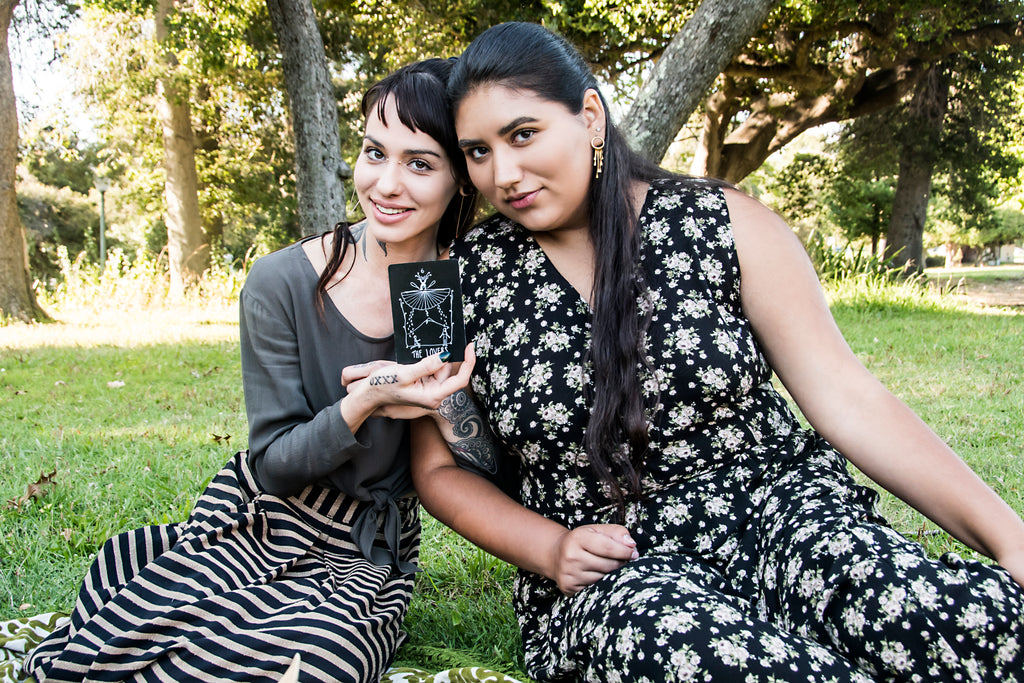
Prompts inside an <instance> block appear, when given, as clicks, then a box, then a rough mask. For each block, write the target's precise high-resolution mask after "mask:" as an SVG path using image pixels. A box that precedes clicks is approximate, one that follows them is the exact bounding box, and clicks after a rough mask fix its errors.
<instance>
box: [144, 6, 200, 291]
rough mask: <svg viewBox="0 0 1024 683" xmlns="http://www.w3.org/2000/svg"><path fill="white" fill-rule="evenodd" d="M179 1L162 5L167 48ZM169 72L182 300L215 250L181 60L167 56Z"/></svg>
mask: <svg viewBox="0 0 1024 683" xmlns="http://www.w3.org/2000/svg"><path fill="white" fill-rule="evenodd" d="M173 11H174V3H173V0H158V2H157V6H156V38H157V42H158V43H160V44H161V46H165V44H166V42H167V18H168V16H169V15H170V14H171V12H173ZM164 60H165V62H166V66H167V71H166V73H165V74H164V76H163V77H162V78H160V79H159V81H158V83H157V113H158V115H159V117H160V124H161V126H162V127H163V139H164V171H165V173H166V176H167V177H166V179H165V180H164V200H165V201H166V202H167V254H168V260H169V262H170V270H171V291H172V292H173V293H174V294H176V295H180V294H181V293H182V292H183V291H184V289H185V287H186V286H187V285H189V284H192V283H194V282H195V281H196V280H198V279H199V276H200V275H202V274H203V272H204V271H205V270H206V269H207V268H209V267H210V245H209V244H208V243H207V241H206V239H205V236H204V234H203V223H202V218H201V216H200V213H199V179H198V176H197V174H196V147H195V136H194V135H193V133H192V116H191V111H190V107H189V100H188V96H189V92H188V85H187V82H184V83H183V82H182V81H181V80H180V79H178V78H177V73H176V72H177V69H176V67H177V59H176V58H175V57H174V55H173V54H172V53H170V52H169V51H165V52H164Z"/></svg>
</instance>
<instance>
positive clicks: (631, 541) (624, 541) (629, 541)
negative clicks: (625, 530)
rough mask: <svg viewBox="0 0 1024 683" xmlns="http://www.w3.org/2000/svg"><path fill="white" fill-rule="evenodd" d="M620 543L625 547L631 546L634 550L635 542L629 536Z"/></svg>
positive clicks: (624, 537)
mask: <svg viewBox="0 0 1024 683" xmlns="http://www.w3.org/2000/svg"><path fill="white" fill-rule="evenodd" d="M622 542H623V543H625V544H626V545H629V546H633V547H634V548H635V547H636V541H634V540H633V539H632V538H631V537H630V535H629V534H626V535H624V536H623V537H622Z"/></svg>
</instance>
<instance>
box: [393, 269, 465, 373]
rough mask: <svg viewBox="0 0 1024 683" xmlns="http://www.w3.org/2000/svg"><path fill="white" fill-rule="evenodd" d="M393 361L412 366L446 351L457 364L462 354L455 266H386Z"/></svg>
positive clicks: (463, 352) (457, 274)
mask: <svg viewBox="0 0 1024 683" xmlns="http://www.w3.org/2000/svg"><path fill="white" fill-rule="evenodd" d="M388 279H389V281H390V285H391V315H392V317H393V319H394V322H395V360H397V361H398V362H399V363H415V362H417V361H419V360H422V359H423V358H426V357H427V356H429V355H431V354H434V353H440V352H442V351H447V352H448V353H450V354H451V358H449V359H448V360H449V361H452V362H461V361H462V360H464V356H465V350H466V328H465V327H464V326H463V318H462V289H461V288H460V287H459V262H458V261H456V260H454V259H450V260H447V261H421V262H417V263H396V264H394V265H392V266H388Z"/></svg>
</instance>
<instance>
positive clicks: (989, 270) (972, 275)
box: [925, 264, 1024, 284]
mask: <svg viewBox="0 0 1024 683" xmlns="http://www.w3.org/2000/svg"><path fill="white" fill-rule="evenodd" d="M925 276H926V277H927V278H928V279H929V280H936V281H939V282H943V283H948V282H950V281H952V282H953V284H956V282H957V280H959V279H960V278H966V279H968V280H982V281H985V280H1020V279H1024V265H1020V264H1008V265H1002V266H963V267H960V268H929V269H927V270H926V271H925Z"/></svg>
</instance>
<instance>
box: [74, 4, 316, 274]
mask: <svg viewBox="0 0 1024 683" xmlns="http://www.w3.org/2000/svg"><path fill="white" fill-rule="evenodd" d="M182 8H183V11H182V12H181V13H179V14H177V15H175V16H174V17H173V21H172V23H171V25H170V27H169V29H170V31H169V35H168V40H169V41H170V44H169V47H170V48H171V49H172V51H173V52H174V54H175V55H176V56H177V61H178V69H179V70H180V71H181V72H182V73H181V76H182V78H181V82H182V83H187V84H188V89H187V90H186V91H185V92H187V94H188V98H189V108H190V119H191V128H192V134H193V136H194V139H195V151H194V153H195V165H196V171H197V178H198V196H199V206H200V213H201V216H202V219H203V228H204V240H205V242H206V243H208V244H211V246H212V247H213V248H215V249H217V248H225V249H227V250H228V251H229V252H230V253H231V254H232V255H233V256H234V257H236V258H242V257H244V256H245V254H246V253H247V252H248V251H249V250H250V248H251V247H252V246H253V245H254V244H256V245H259V248H262V249H271V248H275V247H277V246H279V245H280V244H282V243H284V242H287V241H290V240H291V239H294V238H295V237H297V236H298V227H297V222H296V219H295V185H294V183H295V180H294V170H293V165H292V140H291V136H290V134H289V124H288V114H287V106H286V101H285V98H284V93H283V89H282V87H281V76H280V70H279V69H278V67H277V64H276V49H275V48H273V45H274V36H273V32H272V30H271V28H270V24H269V20H268V18H267V16H266V9H265V7H264V6H263V4H262V3H261V2H259V1H258V0H238V2H230V3H228V2H225V3H212V2H211V3H206V4H203V3H200V2H195V3H190V4H188V5H182ZM126 9H127V10H131V11H115V8H113V7H107V8H98V7H93V8H91V9H87V10H85V11H84V12H83V22H84V28H83V31H85V32H86V33H87V34H88V35H90V36H91V37H92V40H81V39H76V40H73V41H72V47H73V50H72V51H71V53H70V55H69V59H70V67H71V71H72V72H73V73H74V74H76V76H77V79H78V80H77V88H78V90H79V92H80V94H81V95H82V97H83V98H84V99H85V100H86V102H87V103H88V104H89V106H90V108H91V110H92V111H93V112H94V114H93V116H94V118H95V119H96V120H97V121H98V130H99V133H100V134H101V135H102V136H103V138H104V145H103V148H104V153H105V156H104V159H103V163H104V164H105V165H106V166H108V167H110V168H111V173H112V175H113V176H114V180H115V184H116V187H117V190H118V193H119V198H120V200H121V203H122V205H123V207H118V206H112V207H111V208H112V209H113V210H114V211H115V215H114V216H113V218H114V221H116V222H117V223H118V227H119V229H120V230H121V231H122V233H123V235H124V236H125V238H128V237H129V236H130V240H132V241H135V242H136V243H138V244H139V245H140V246H146V247H148V248H149V249H150V250H151V251H153V252H154V253H157V252H159V251H161V250H162V249H163V248H164V246H165V245H166V244H167V233H166V226H165V222H164V216H165V201H164V197H163V187H164V184H165V173H164V170H163V164H162V160H163V155H164V151H163V142H162V138H161V137H160V135H159V133H160V130H161V126H160V124H159V122H158V119H157V117H156V106H155V103H154V93H155V91H156V83H157V79H158V77H159V76H160V75H161V74H162V73H163V71H162V69H161V67H160V61H159V58H158V51H157V44H156V42H155V40H154V38H155V35H154V34H153V32H152V29H151V28H150V27H151V26H152V21H151V19H150V15H147V14H146V12H148V11H149V8H146V7H127V8H126ZM184 10H187V11H184ZM119 209H120V210H121V212H120V214H118V213H117V212H118V211H119Z"/></svg>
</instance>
